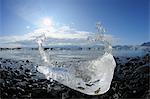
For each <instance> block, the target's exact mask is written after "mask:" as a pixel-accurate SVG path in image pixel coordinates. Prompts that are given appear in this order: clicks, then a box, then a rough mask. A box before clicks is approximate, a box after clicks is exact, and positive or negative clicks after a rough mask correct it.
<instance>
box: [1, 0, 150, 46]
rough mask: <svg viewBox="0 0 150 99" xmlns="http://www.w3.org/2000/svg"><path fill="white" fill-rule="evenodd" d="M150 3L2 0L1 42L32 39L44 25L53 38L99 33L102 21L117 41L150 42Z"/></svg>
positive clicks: (143, 0)
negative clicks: (29, 37) (98, 23)
mask: <svg viewBox="0 0 150 99" xmlns="http://www.w3.org/2000/svg"><path fill="white" fill-rule="evenodd" d="M149 4H150V2H149V0H0V40H1V41H0V42H3V41H4V40H7V41H9V40H10V41H12V39H15V40H16V39H18V40H21V39H24V38H23V37H22V36H24V37H27V38H28V36H27V35H31V33H32V32H33V31H37V30H38V31H39V30H40V31H41V28H42V29H43V27H44V28H45V27H46V28H48V30H49V31H50V33H51V34H50V33H48V35H49V36H53V37H56V36H58V35H59V36H58V37H59V38H60V37H63V36H64V35H65V36H68V37H69V36H72V37H79V36H80V35H81V36H85V35H86V33H88V34H90V33H91V34H92V33H95V32H96V28H95V24H96V22H98V21H100V22H101V23H102V24H103V26H104V27H105V29H106V34H108V35H109V36H111V38H113V39H116V41H115V43H114V44H116V45H117V44H119V45H125V44H127V45H138V44H141V43H143V42H148V41H150V31H149V22H150V20H149V9H150V7H149ZM57 32H59V34H57ZM69 33H70V34H69ZM71 34H73V35H71ZM32 35H36V34H32ZM11 37H12V38H11Z"/></svg>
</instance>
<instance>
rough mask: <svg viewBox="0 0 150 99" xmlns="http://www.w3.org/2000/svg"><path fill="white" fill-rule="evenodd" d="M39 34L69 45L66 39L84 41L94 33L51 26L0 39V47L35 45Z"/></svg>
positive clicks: (65, 26)
mask: <svg viewBox="0 0 150 99" xmlns="http://www.w3.org/2000/svg"><path fill="white" fill-rule="evenodd" d="M41 34H45V35H46V37H47V38H48V39H52V40H58V41H61V40H62V39H63V40H66V42H68V43H71V42H69V40H68V39H70V41H71V39H86V38H87V37H88V36H91V35H94V33H90V32H88V31H78V30H76V29H74V28H71V27H70V26H68V25H63V26H60V27H56V26H54V25H51V26H47V27H41V28H38V29H35V30H34V31H33V32H30V33H27V34H24V35H22V36H9V37H8V36H6V37H0V47H21V46H31V44H35V43H33V42H34V40H35V38H36V37H38V36H40V35H41ZM104 38H105V39H106V40H107V41H109V42H112V41H114V40H115V39H116V38H115V37H113V36H112V35H104ZM72 41H73V40H72ZM59 43H61V42H59Z"/></svg>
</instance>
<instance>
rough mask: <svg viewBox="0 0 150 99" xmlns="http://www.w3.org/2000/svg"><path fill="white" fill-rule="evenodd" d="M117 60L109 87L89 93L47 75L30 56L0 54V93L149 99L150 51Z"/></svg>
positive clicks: (62, 98)
mask: <svg viewBox="0 0 150 99" xmlns="http://www.w3.org/2000/svg"><path fill="white" fill-rule="evenodd" d="M115 60H116V62H117V66H116V69H115V74H114V78H113V81H112V84H111V88H110V90H109V91H108V92H107V93H105V94H102V95H98V96H90V95H85V94H82V93H80V92H77V91H75V90H72V89H70V88H68V87H66V86H64V85H62V84H60V83H58V82H56V81H54V80H52V79H50V80H47V79H45V78H44V77H43V75H42V74H40V73H38V72H37V71H36V69H35V68H31V66H32V67H36V66H35V65H34V64H33V63H32V62H30V61H29V60H26V61H22V60H20V61H14V60H10V59H2V58H0V97H1V98H2V99H3V98H10V99H12V98H57V99H58V98H60V99H75V98H82V99H86V98H89V99H122V98H123V99H124V98H125V99H126V98H130V99H131V98H134V99H137V98H140V99H141V98H145V99H150V87H149V77H150V74H149V70H150V66H149V63H150V61H149V60H150V56H149V54H147V55H145V56H143V57H132V58H131V57H127V58H118V57H115ZM123 60H126V62H123ZM29 66H30V68H29ZM39 78H40V79H39Z"/></svg>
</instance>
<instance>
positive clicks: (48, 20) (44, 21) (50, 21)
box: [42, 18, 52, 26]
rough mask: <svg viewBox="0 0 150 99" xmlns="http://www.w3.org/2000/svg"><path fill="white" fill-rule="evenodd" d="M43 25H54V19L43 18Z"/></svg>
mask: <svg viewBox="0 0 150 99" xmlns="http://www.w3.org/2000/svg"><path fill="white" fill-rule="evenodd" d="M42 25H44V26H52V20H51V19H50V18H43V19H42Z"/></svg>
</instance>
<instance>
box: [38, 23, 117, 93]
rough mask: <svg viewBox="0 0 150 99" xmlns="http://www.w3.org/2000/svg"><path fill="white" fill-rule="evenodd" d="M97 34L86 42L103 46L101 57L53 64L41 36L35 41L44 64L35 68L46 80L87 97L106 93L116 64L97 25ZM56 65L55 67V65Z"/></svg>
mask: <svg viewBox="0 0 150 99" xmlns="http://www.w3.org/2000/svg"><path fill="white" fill-rule="evenodd" d="M97 30H98V33H97V34H96V35H95V36H91V37H88V38H87V42H92V43H93V42H94V43H95V42H96V43H101V44H102V45H103V46H104V53H103V55H99V56H98V57H97V58H96V59H92V60H86V61H80V60H78V61H69V60H68V61H65V62H64V63H63V62H55V61H54V60H52V59H50V58H49V57H48V56H47V53H46V52H45V51H44V50H43V47H42V43H43V42H44V40H45V39H46V37H45V35H42V36H40V37H38V38H37V39H36V41H37V43H38V46H39V51H40V54H41V58H42V60H43V61H44V64H43V65H41V66H38V67H37V70H38V71H39V72H40V73H43V74H44V75H45V77H46V78H47V79H49V78H52V79H54V80H56V81H58V82H60V83H62V84H64V85H65V86H68V87H70V88H72V89H74V90H77V91H79V92H82V93H84V94H88V95H99V94H103V93H105V92H107V91H108V90H109V88H110V84H111V81H112V78H113V74H114V69H115V66H116V62H115V60H114V57H113V55H112V54H111V50H112V46H111V44H110V42H108V41H107V40H105V39H104V32H105V29H104V28H103V26H102V25H101V24H100V23H97ZM56 63H57V65H56Z"/></svg>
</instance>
